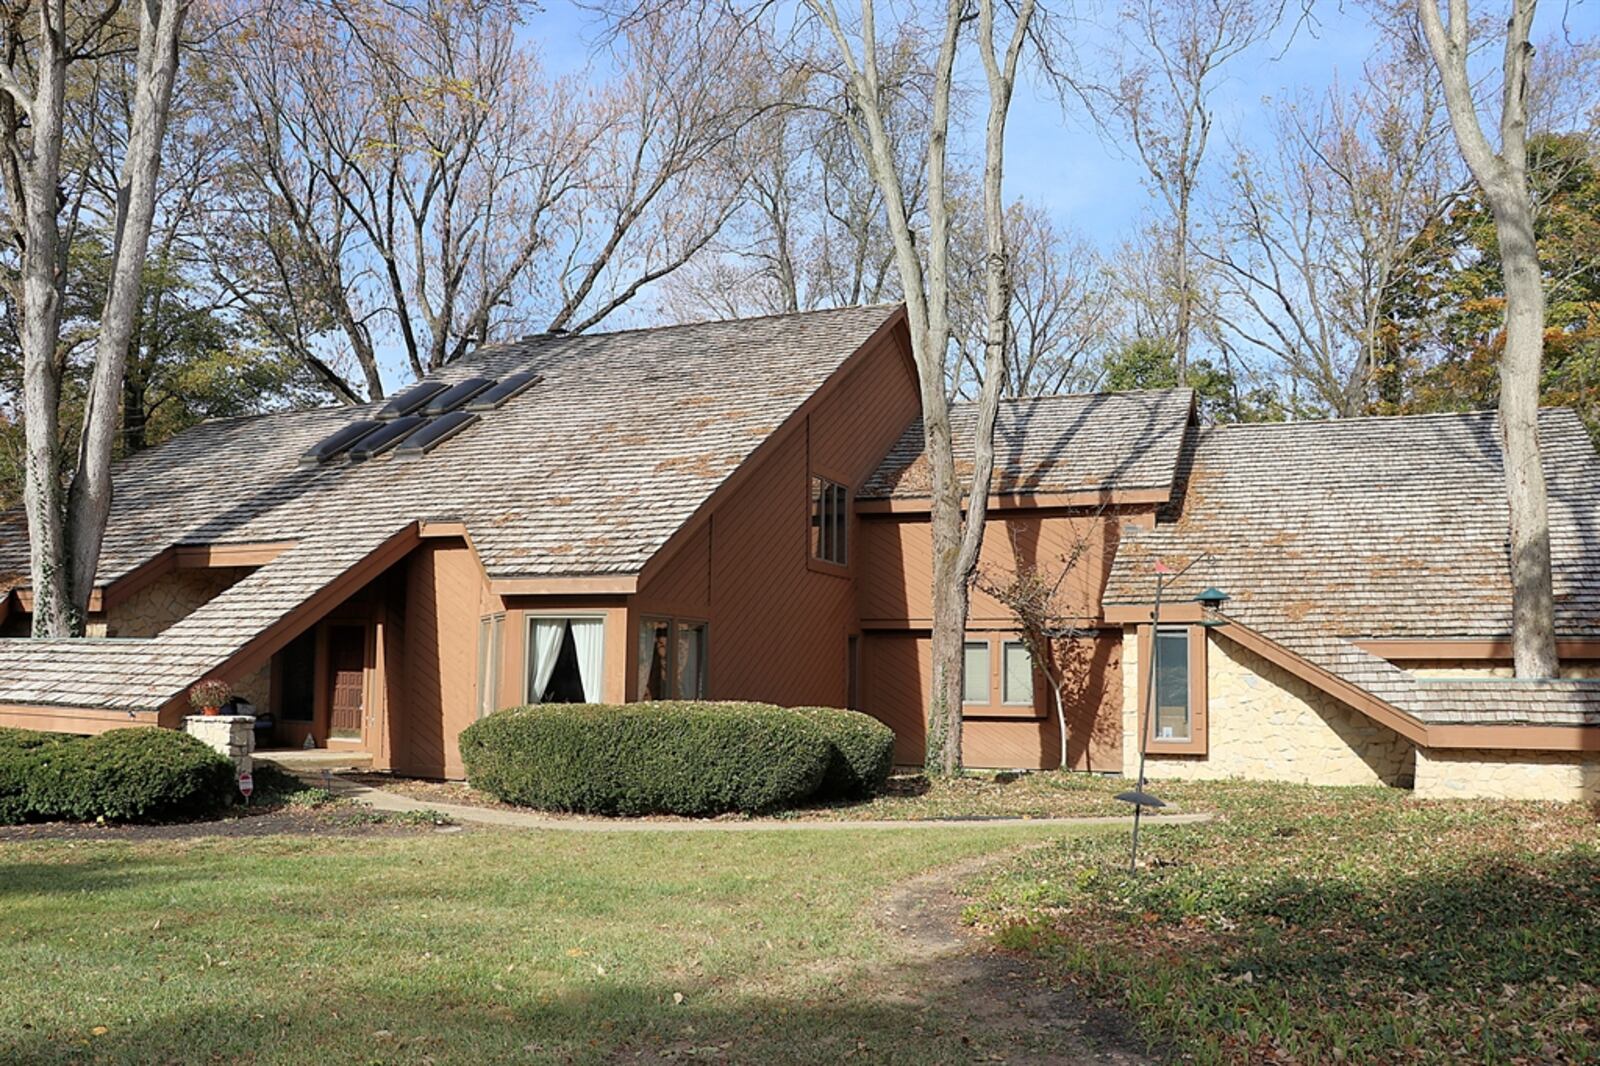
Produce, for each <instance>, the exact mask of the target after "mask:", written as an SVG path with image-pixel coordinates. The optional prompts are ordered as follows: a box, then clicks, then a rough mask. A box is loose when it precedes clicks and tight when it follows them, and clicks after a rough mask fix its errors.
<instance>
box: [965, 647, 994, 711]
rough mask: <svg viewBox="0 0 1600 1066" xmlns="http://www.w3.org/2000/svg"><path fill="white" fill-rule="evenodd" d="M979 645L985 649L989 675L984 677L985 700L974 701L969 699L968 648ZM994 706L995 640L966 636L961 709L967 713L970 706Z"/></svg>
mask: <svg viewBox="0 0 1600 1066" xmlns="http://www.w3.org/2000/svg"><path fill="white" fill-rule="evenodd" d="M973 647H978V648H982V649H983V655H984V659H983V672H984V673H985V674H987V675H988V676H987V677H985V678H984V679H983V691H984V695H985V697H986V698H985V700H984V701H983V702H982V703H974V702H972V701H970V700H968V699H967V649H968V648H973ZM993 706H994V641H993V640H992V639H991V638H989V637H984V638H983V639H981V640H973V639H971V638H970V637H964V638H962V641H961V710H962V714H963V715H965V713H966V709H967V708H968V707H993Z"/></svg>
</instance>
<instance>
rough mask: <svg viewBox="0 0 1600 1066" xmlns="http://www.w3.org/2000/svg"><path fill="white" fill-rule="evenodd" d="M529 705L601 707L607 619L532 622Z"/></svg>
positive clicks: (530, 622)
mask: <svg viewBox="0 0 1600 1066" xmlns="http://www.w3.org/2000/svg"><path fill="white" fill-rule="evenodd" d="M527 647H528V654H527V663H528V675H527V686H526V694H527V700H528V702H529V703H599V702H600V701H601V699H603V698H604V697H603V694H602V693H603V687H604V673H605V661H606V660H605V619H604V618H592V617H591V618H581V617H579V618H548V617H541V616H533V617H530V618H529V619H528V645H527Z"/></svg>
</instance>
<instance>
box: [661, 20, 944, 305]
mask: <svg viewBox="0 0 1600 1066" xmlns="http://www.w3.org/2000/svg"><path fill="white" fill-rule="evenodd" d="M899 29H900V33H899V34H898V36H897V37H896V38H895V39H894V40H892V41H890V42H888V43H887V44H885V45H884V46H883V48H882V58H881V60H880V72H879V73H880V80H879V92H880V97H881V99H880V102H879V106H880V108H881V110H882V112H883V115H884V125H885V129H886V131H887V133H888V138H889V141H890V144H891V145H892V149H893V155H894V157H895V160H896V165H897V169H898V171H899V174H900V181H901V187H902V188H903V189H904V190H905V194H906V205H907V209H908V211H909V215H910V218H911V223H912V225H913V227H915V228H916V229H917V230H919V231H920V230H922V229H923V228H924V227H925V225H926V218H925V215H924V208H925V203H926V182H925V179H924V176H923V168H922V160H923V158H924V157H925V156H926V152H927V128H926V125H925V122H924V117H925V116H926V115H927V113H928V110H929V98H930V93H931V71H930V66H929V62H928V57H927V56H926V55H925V54H924V53H923V50H922V45H923V42H922V40H921V37H920V35H919V34H917V33H915V32H914V31H913V30H912V29H911V28H909V27H904V26H902V27H900V28H899ZM794 66H796V67H799V68H801V69H800V76H798V77H797V76H795V74H794V73H789V74H787V75H786V81H787V82H788V84H787V85H786V86H785V88H784V90H783V92H782V93H781V96H782V97H783V99H785V100H786V104H785V106H783V107H782V108H780V109H775V110H773V111H771V112H768V113H767V114H765V115H764V116H763V117H762V119H761V121H759V122H757V123H754V124H753V125H752V127H751V128H750V129H749V130H748V131H747V132H746V134H745V135H744V136H743V137H741V138H740V139H739V141H738V143H737V146H736V148H735V150H734V151H733V152H732V153H730V155H731V161H732V165H733V166H735V167H736V168H737V171H738V174H737V176H738V178H739V179H740V180H742V181H743V188H744V192H743V195H742V198H741V204H740V206H739V209H738V211H737V213H736V214H735V215H734V216H733V218H732V220H731V223H730V225H729V226H727V227H726V228H725V229H724V230H723V231H722V233H720V234H719V235H718V237H717V239H716V240H715V241H713V242H712V243H711V244H710V245H708V247H707V249H706V252H705V253H704V254H702V255H701V256H699V257H698V258H697V259H695V260H694V261H692V262H691V263H690V264H688V265H687V267H686V268H685V269H683V270H680V271H678V272H676V273H674V274H673V275H672V276H671V278H670V279H668V282H667V284H666V286H665V288H666V290H667V297H666V304H667V306H668V308H669V313H670V314H671V315H672V316H673V317H676V318H678V319H680V320H684V321H689V320H695V319H699V318H704V317H705V316H706V315H707V314H708V313H709V314H711V315H714V316H718V317H724V318H733V317H738V316H740V315H747V314H772V313H781V312H786V311H800V310H812V309H815V308H819V307H853V306H858V305H861V304H870V303H880V302H883V301H885V300H890V299H894V298H896V297H897V296H898V295H899V292H900V290H899V279H898V277H897V276H896V273H895V263H894V243H893V241H892V240H891V238H890V236H889V231H888V226H887V223H886V214H885V211H884V208H883V192H882V190H881V189H880V188H879V186H878V184H877V182H876V181H874V180H873V177H872V175H871V174H870V173H869V171H868V167H867V163H866V160H865V159H864V158H862V156H861V154H860V152H859V151H858V150H857V147H856V144H855V142H854V141H853V140H852V138H851V137H850V133H849V130H848V128H847V127H846V126H845V125H844V124H843V123H841V122H839V121H838V120H837V119H836V115H837V113H838V112H839V111H841V110H842V109H843V108H844V106H845V104H844V101H843V100H841V98H840V97H841V95H842V94H841V92H840V88H839V86H838V84H837V83H836V82H835V81H833V80H831V79H822V78H816V77H810V76H806V69H807V67H808V66H809V64H805V63H797V64H794ZM969 228H970V227H969Z"/></svg>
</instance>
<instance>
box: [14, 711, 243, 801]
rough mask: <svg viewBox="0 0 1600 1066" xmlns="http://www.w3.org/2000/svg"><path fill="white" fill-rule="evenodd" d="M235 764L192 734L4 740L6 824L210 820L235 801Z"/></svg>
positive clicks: (145, 731)
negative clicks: (207, 817) (210, 815)
mask: <svg viewBox="0 0 1600 1066" xmlns="http://www.w3.org/2000/svg"><path fill="white" fill-rule="evenodd" d="M234 792H235V783H234V776H233V764H232V763H231V762H229V761H228V760H227V759H225V758H223V757H222V756H221V755H218V754H217V753H216V752H214V751H212V750H211V749H210V748H208V747H206V745H204V744H202V743H201V742H200V741H198V740H196V739H195V738H193V737H191V736H189V735H188V734H186V733H180V732H177V731H175V730H171V729H159V728H155V727H149V728H134V729H112V730H108V731H107V732H104V733H101V734H99V735H98V736H93V737H61V738H57V739H55V740H51V741H46V742H33V741H31V740H26V739H24V740H19V739H17V738H14V737H6V738H0V822H18V821H29V820H32V821H49V820H53V819H68V820H76V821H91V820H94V819H96V818H104V819H106V820H107V821H128V820H145V819H156V818H172V817H180V816H188V815H197V814H206V813H210V812H211V811H214V810H216V809H218V808H220V807H223V806H226V805H227V804H228V803H229V802H230V801H231V800H232V798H233V795H234Z"/></svg>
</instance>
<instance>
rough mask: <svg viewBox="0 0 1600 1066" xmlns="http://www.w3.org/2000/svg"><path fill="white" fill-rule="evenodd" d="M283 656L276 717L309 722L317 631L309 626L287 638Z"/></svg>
mask: <svg viewBox="0 0 1600 1066" xmlns="http://www.w3.org/2000/svg"><path fill="white" fill-rule="evenodd" d="M280 655H281V656H282V663H281V671H282V673H281V674H280V677H279V679H280V680H281V682H282V692H281V694H280V695H279V696H278V717H279V718H280V719H281V720H283V721H285V722H309V721H311V719H312V716H313V713H314V711H315V707H316V689H317V633H316V630H315V629H314V628H313V629H308V630H306V631H305V632H304V633H302V634H300V635H299V636H298V637H295V638H294V640H292V641H290V642H289V646H288V647H286V648H284V649H283V651H282V652H281V653H280Z"/></svg>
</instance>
